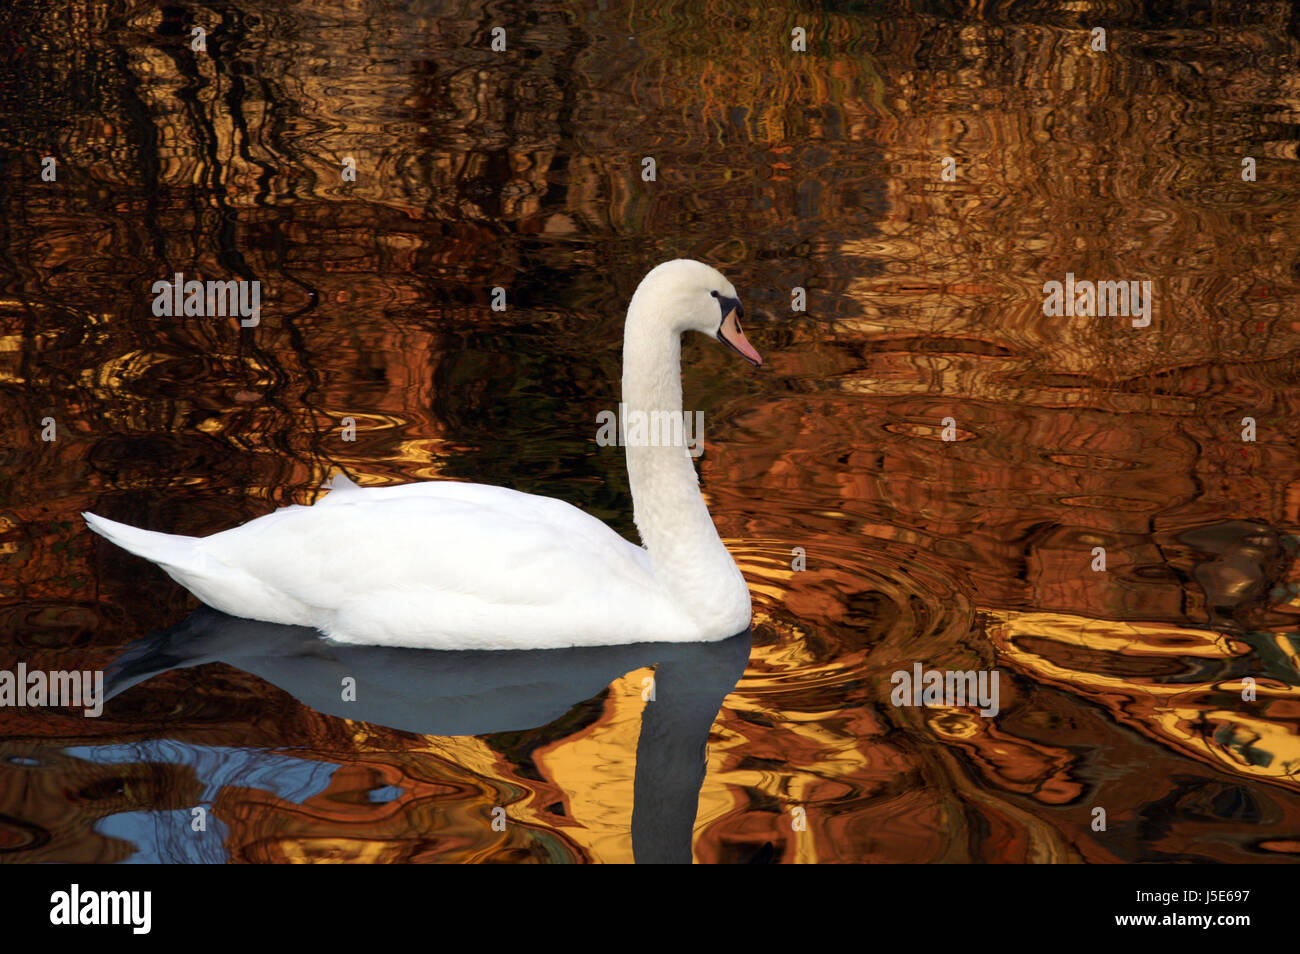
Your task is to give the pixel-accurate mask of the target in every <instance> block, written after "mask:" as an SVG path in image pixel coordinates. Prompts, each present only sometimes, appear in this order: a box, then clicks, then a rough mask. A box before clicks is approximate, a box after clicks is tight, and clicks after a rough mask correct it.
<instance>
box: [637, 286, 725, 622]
mask: <svg viewBox="0 0 1300 954" xmlns="http://www.w3.org/2000/svg"><path fill="white" fill-rule="evenodd" d="M666 318H667V316H664V315H656V314H655V313H654V306H653V304H650V303H647V302H645V301H644V300H643V299H642V297H641V296H639V295H638V296H634V297H633V300H632V305H631V307H630V308H629V309H628V317H627V325H626V327H625V329H624V333H623V408H622V409H621V410H622V412H623V415H622V421H623V423H624V426H625V427H626V428H628V430H629V434H628V436H627V439H626V445H627V447H626V450H627V470H628V478H629V481H630V483H631V487H632V500H633V504H634V516H635V519H636V526H637V530H638V531H640V533H641V541H642V543H644V544H645V547H646V549H647V550H648V551H649V552H650V560H651V563H652V564H653V566H654V573H655V579H656V580H658V581H659V582H660V583H661V584H663V585H664V586H665V587H666V588H667V589H668V590H669V591H670V592H671V593H672V595H673V596H674V597H675V598H676V600H677V602H678V604H679V605H680V606H681V607H682V608H683V609H684V610H685V611H686V612H687V613H689V614H690V615H691V616H694V617H696V618H698V619H702V618H708V617H711V616H716V615H718V614H719V613H720V612H724V611H731V612H735V608H734V607H729V606H726V605H722V604H727V603H728V601H732V602H734V600H736V599H739V598H741V595H743V599H744V602H745V606H746V608H747V607H748V591H747V590H745V587H744V579H743V578H742V577H741V575H740V571H739V570H738V569H737V568H736V564H735V562H734V561H733V560H732V559H731V554H729V553H728V552H727V548H726V547H725V546H723V544H722V540H721V538H719V536H718V531H717V530H716V529H715V528H714V526H713V518H712V517H710V516H709V510H708V507H706V506H705V503H704V498H703V497H702V496H701V495H700V486H699V479H698V478H697V477H696V474H695V464H694V461H693V459H692V458H691V456H690V454H689V453H688V452H687V450H686V448H685V447H683V446H680V445H678V446H672V445H664V444H659V445H655V444H646V443H645V442H637V441H634V440H633V435H632V433H631V431H632V426H631V422H632V421H633V420H634V418H633V415H635V414H636V413H638V412H641V413H644V414H645V415H646V419H651V415H653V414H655V413H658V414H659V415H660V416H659V418H658V420H659V421H660V422H663V421H666V420H668V418H667V416H666V415H674V416H675V417H676V419H677V421H679V422H680V421H682V361H681V335H680V333H678V332H676V331H674V330H672V325H671V323H670V322H669V321H667V320H665V319H666ZM695 419H696V416H695V415H692V416H691V421H692V422H693V421H694V420H695ZM683 431H684V433H687V434H692V436H693V437H694V439H695V440H696V441H702V440H703V435H702V434H700V433H698V431H694V432H692V431H687V430H686V429H685V427H684V428H683ZM737 587H739V590H737Z"/></svg>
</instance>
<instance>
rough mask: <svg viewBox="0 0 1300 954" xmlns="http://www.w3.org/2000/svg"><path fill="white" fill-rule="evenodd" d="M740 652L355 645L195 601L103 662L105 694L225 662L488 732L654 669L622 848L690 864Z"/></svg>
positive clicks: (318, 705) (384, 720)
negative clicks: (173, 620)
mask: <svg viewBox="0 0 1300 954" xmlns="http://www.w3.org/2000/svg"><path fill="white" fill-rule="evenodd" d="M749 650H750V633H749V631H748V630H747V631H745V632H744V633H740V634H738V635H736V636H732V637H731V638H729V639H725V640H722V641H720V642H715V643H632V644H627V645H621V646H593V647H586V648H575V649H539V650H493V651H467V650H461V651H449V650H424V649H396V648H391V647H383V646H356V645H345V644H340V643H333V642H330V641H328V640H326V639H325V638H323V637H322V636H321V635H320V633H318V632H317V631H316V630H314V629H310V628H308V627H305V626H281V625H277V624H275V623H262V622H257V621H254V620H247V619H239V618H237V617H234V616H227V615H226V614H225V613H220V612H217V611H216V610H213V609H209V608H207V607H204V608H202V609H200V610H198V611H197V612H195V613H193V614H191V615H190V616H189V617H187V618H186V619H184V620H182V621H181V622H180V623H178V624H176V625H175V626H172V627H170V628H168V629H165V630H160V631H159V632H156V633H153V634H151V635H150V636H148V637H146V638H144V639H142V640H140V641H138V642H136V643H133V644H131V645H130V646H129V647H127V649H126V650H125V651H124V652H123V654H122V655H121V656H120V657H119V658H118V659H117V660H115V661H114V663H113V664H112V666H111V667H110V670H109V672H108V675H107V681H106V684H105V694H106V697H107V698H108V699H112V698H113V697H114V696H117V695H118V694H120V693H122V692H123V691H125V690H126V689H129V688H130V687H132V686H134V685H137V684H139V683H141V682H144V681H145V680H146V679H149V678H151V677H153V676H155V675H157V674H158V673H162V672H167V671H168V670H172V669H184V668H189V667H192V666H201V665H203V664H204V663H212V662H223V663H227V664H229V665H231V666H235V667H237V668H239V669H242V670H244V671H245V672H249V673H252V674H254V675H256V676H259V677H261V678H262V679H265V680H266V681H267V682H270V683H274V684H275V685H277V686H279V687H280V688H281V689H284V690H285V691H286V692H288V693H290V694H291V695H293V696H294V698H296V699H298V700H299V701H300V702H302V703H303V704H304V705H307V706H310V707H311V708H313V709H315V710H317V711H318V712H323V713H327V714H329V715H334V716H339V717H341V718H346V719H355V720H359V721H363V722H370V723H373V724H377V725H384V726H388V727H390V728H394V729H400V730H402V731H406V732H415V733H419V734H421V735H485V734H488V733H492V732H502V731H507V730H521V729H532V728H536V727H538V726H543V725H546V724H547V723H549V722H552V721H554V720H555V719H557V718H559V717H560V716H562V715H564V714H565V713H566V712H568V711H569V710H570V709H571V708H572V707H573V706H574V705H576V704H578V703H580V702H584V701H586V700H588V699H590V698H591V697H593V696H595V695H596V694H597V693H598V692H600V691H601V690H603V689H604V688H605V687H607V686H608V685H609V684H610V683H612V682H613V681H614V680H616V679H618V678H620V677H621V676H624V675H626V674H627V673H628V672H631V671H632V670H635V669H640V668H642V667H644V666H648V665H656V666H657V668H656V670H655V691H654V701H652V702H648V703H647V704H646V707H645V709H644V712H643V715H642V719H641V737H640V740H639V741H638V743H637V757H636V783H635V792H634V796H633V809H632V848H633V853H634V855H635V857H636V860H637V861H638V862H685V863H689V862H690V860H691V833H692V830H693V828H694V825H695V813H696V807H697V803H698V800H699V792H700V786H701V785H702V784H703V782H704V773H705V746H706V743H707V741H708V736H709V729H710V728H711V727H712V725H713V720H714V717H715V716H716V715H717V713H718V709H719V708H720V707H721V705H722V700H723V698H724V697H725V696H726V695H727V693H729V692H730V691H731V690H732V689H733V688H734V687H735V685H736V682H737V681H738V680H739V678H740V674H741V673H742V672H743V671H744V669H745V663H746V662H747V661H748V659H749ZM346 677H351V678H352V679H355V680H356V694H355V695H356V701H353V702H345V701H343V698H342V692H341V686H342V685H343V680H344V678H346ZM486 823H487V822H486V821H485V824H486Z"/></svg>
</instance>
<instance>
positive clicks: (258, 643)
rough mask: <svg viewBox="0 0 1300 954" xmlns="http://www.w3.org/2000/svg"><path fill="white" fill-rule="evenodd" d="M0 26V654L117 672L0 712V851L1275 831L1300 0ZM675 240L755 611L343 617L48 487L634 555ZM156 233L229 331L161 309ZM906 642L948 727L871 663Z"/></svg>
mask: <svg viewBox="0 0 1300 954" xmlns="http://www.w3.org/2000/svg"><path fill="white" fill-rule="evenodd" d="M495 26H501V27H503V28H504V29H505V31H506V38H507V47H506V49H505V50H504V51H497V50H494V49H493V48H492V29H493V27H495ZM195 27H202V28H203V29H204V30H205V31H206V49H205V50H201V51H200V50H195V49H193V42H194V41H193V29H194V28H195ZM796 27H801V28H802V29H804V30H805V31H806V51H803V52H796V51H794V50H792V49H791V44H792V32H791V31H792V30H794V29H795V28H796ZM1094 27H1103V28H1105V30H1106V44H1105V45H1106V48H1105V49H1104V50H1098V49H1094V46H1095V39H1094V37H1093V34H1092V30H1093V28H1094ZM0 59H2V60H3V70H0V207H2V208H0V212H2V214H0V670H15V669H16V667H17V666H18V665H19V663H24V664H25V665H26V666H27V667H28V668H29V669H45V670H50V669H84V668H92V669H105V668H106V669H108V670H109V676H108V681H109V684H110V687H111V689H112V691H113V692H114V693H115V694H114V695H113V696H112V698H110V699H109V700H108V701H107V702H106V703H105V706H104V711H103V714H102V715H101V716H100V717H98V718H84V717H83V716H82V714H81V712H80V711H73V710H65V709H58V708H31V707H28V708H6V709H0V860H2V861H5V862H86V861H94V862H131V861H136V862H139V861H210V862H220V861H242V862H270V861H325V860H329V861H420V862H426V861H427V862H460V861H476V862H503V861H507V862H509V861H538V862H552V861H554V862H568V861H577V862H584V861H586V862H621V861H631V860H633V858H634V856H635V857H636V858H637V859H638V860H683V854H684V853H685V857H690V856H691V855H693V857H694V859H695V860H696V861H700V862H749V861H754V860H758V861H771V862H780V863H795V862H818V861H824V862H873V863H875V862H973V861H980V862H1030V861H1032V862H1092V863H1114V862H1127V861H1204V862H1248V861H1249V862H1270V861H1272V862H1285V861H1293V860H1297V858H1298V857H1300V735H1298V732H1300V688H1298V687H1300V564H1298V560H1300V541H1298V539H1297V536H1296V534H1297V531H1298V529H1300V454H1298V453H1297V451H1296V418H1297V409H1298V406H1300V392H1298V391H1297V387H1298V385H1300V312H1297V308H1296V305H1297V302H1300V243H1298V241H1297V239H1298V237H1300V201H1298V200H1300V128H1298V126H1297V123H1298V122H1300V11H1297V10H1296V9H1295V7H1294V6H1293V5H1292V4H1289V3H1280V2H1232V3H1229V2H1226V0H1224V2H1203V3H1194V4H1176V3H1170V4H1163V3H1138V2H1119V0H1115V2H1104V3H1098V4H1094V5H1091V6H1090V7H1089V8H1088V9H1087V10H1085V9H1084V5H1078V4H1067V3H1060V2H1022V3H999V2H989V3H983V2H979V3H976V2H972V3H956V2H937V0H936V2H925V0H917V2H888V0H886V2H878V3H858V4H845V5H842V6H836V5H828V6H827V7H826V8H822V7H813V6H811V5H805V4H801V3H797V2H788V3H787V2H780V3H776V4H771V3H769V4H761V5H760V4H753V5H750V4H740V3H722V2H717V0H705V2H698V0H697V2H691V3H685V2H670V3H664V4H651V5H645V4H634V3H630V2H623V0H603V2H599V3H596V2H593V3H590V4H578V3H563V2H548V0H543V2H530V3H526V4H525V3H512V2H494V3H477V2H460V3H441V2H425V0H416V2H397V0H392V2H379V0H358V2H351V3H343V2H335V0H325V2H296V3H295V2H285V3H282V2H270V0H265V2H260V0H230V2H213V3H183V2H182V3H168V4H157V3H152V2H125V0H108V2H89V0H84V2H56V3H44V2H32V0H17V2H14V3H12V4H9V5H7V6H6V8H5V10H4V11H3V12H0ZM45 157H53V158H54V159H55V160H56V163H57V165H56V166H55V168H56V170H57V175H56V178H55V179H54V181H45V180H43V178H42V171H43V169H44V168H46V165H47V164H45V163H44V162H43V160H44V159H45ZM647 157H649V158H653V160H654V163H655V172H656V176H655V179H654V181H646V180H645V179H644V178H643V169H644V160H645V159H646V158H647ZM1246 158H1250V159H1252V160H1253V163H1251V164H1249V165H1250V166H1251V168H1253V170H1254V174H1253V177H1250V178H1246V177H1244V173H1245V171H1246V168H1247V167H1246V166H1245V165H1243V160H1244V159H1246ZM349 159H350V160H353V162H354V167H355V171H356V176H355V180H354V181H352V180H345V178H344V175H343V170H344V169H345V168H346V167H349V166H350V165H352V164H349V163H348V162H347V160H349ZM947 159H951V160H953V162H952V163H950V164H949V163H946V162H945V160H947ZM946 169H951V170H953V172H954V173H955V174H954V175H945V170H946ZM674 257H691V258H698V259H701V260H704V261H707V262H709V263H710V264H713V265H715V266H716V267H718V268H719V269H721V270H722V271H723V272H724V273H725V274H726V276H727V278H728V279H730V280H731V281H732V282H733V283H734V284H735V286H736V288H737V289H738V291H739V294H740V296H741V298H742V300H743V301H744V303H745V309H746V318H747V322H746V332H747V334H748V335H749V338H750V340H751V341H753V342H754V344H755V346H756V347H757V348H758V350H759V351H760V352H762V354H763V356H764V361H765V363H764V366H763V368H762V369H761V370H759V371H754V370H753V369H751V368H749V367H747V366H746V365H745V364H744V363H743V362H741V361H739V360H737V359H736V356H735V355H734V354H731V353H729V352H727V351H726V350H725V349H722V348H718V347H716V346H715V345H714V344H713V343H712V342H707V341H704V340H702V339H699V340H693V339H691V338H687V339H686V340H685V341H684V343H683V367H684V380H683V388H684V393H685V404H686V406H687V407H688V408H697V409H700V410H702V411H703V412H704V414H705V420H706V422H707V426H706V449H705V452H704V454H703V456H702V457H701V458H700V459H699V462H698V466H699V472H700V481H701V488H702V490H703V492H704V495H705V498H706V500H707V501H708V504H709V508H710V510H711V512H712V515H713V517H714V520H715V522H716V524H717V526H718V529H719V533H720V534H721V535H722V537H723V539H724V540H725V542H726V543H727V545H728V547H729V548H730V550H731V552H732V553H733V555H734V556H735V558H736V561H737V563H738V564H739V566H740V568H741V570H742V572H743V573H744V575H745V577H746V579H747V581H748V583H749V585H750V590H751V593H752V594H753V599H754V621H753V627H752V632H751V633H750V634H747V635H743V636H741V637H737V639H736V640H733V641H728V642H727V643H725V644H717V645H715V646H712V647H703V646H673V647H663V646H659V647H649V648H647V647H644V646H642V647H606V648H604V649H601V650H587V651H578V650H573V651H567V650H565V651H554V652H556V653H560V654H566V655H547V654H546V653H544V652H540V651H535V652H533V653H520V654H509V653H508V654H494V653H487V654H457V653H448V654H442V653H421V652H420V651H413V650H408V651H400V650H378V649H366V648H361V647H340V646H337V645H333V644H330V643H329V642H327V641H325V640H322V639H320V638H319V637H317V636H315V635H314V634H312V633H311V632H310V631H301V630H298V629H295V628H293V627H275V626H271V625H269V624H253V623H249V622H248V621H241V620H232V619H231V618H229V617H223V616H221V615H220V614H215V613H213V612H211V611H208V610H200V609H199V604H198V602H197V601H196V600H195V599H194V598H193V597H191V596H190V595H189V594H188V593H186V592H185V591H184V590H183V589H181V588H180V587H179V586H177V585H176V584H175V583H173V582H172V581H171V580H170V579H168V578H167V577H166V576H165V575H164V574H163V573H162V572H161V571H160V570H158V569H157V568H155V567H153V566H151V565H149V564H147V563H146V562H144V561H143V560H140V559H138V558H135V557H132V556H130V555H128V554H126V553H124V552H122V551H120V550H117V549H116V548H114V547H112V546H111V545H110V544H108V543H107V542H106V541H103V540H101V539H99V538H98V537H95V536H94V535H93V534H91V533H90V532H89V531H88V530H87V529H86V527H85V525H84V524H83V523H82V521H81V518H80V516H79V515H80V513H81V512H82V511H87V510H89V511H93V512H95V513H99V514H102V515H104V516H106V517H109V518H111V519H113V520H118V521H122V522H125V523H130V524H133V525H137V526H142V527H147V528H150V529H155V530H165V531H168V532H174V533H185V534H193V535H206V534H210V533H215V532H217V531H220V530H224V529H227V528H229V527H232V526H235V525H236V524H239V523H242V522H244V521H247V520H250V519H252V518H254V517H257V516H259V515H261V514H264V513H267V512H269V511H270V510H272V509H274V508H275V507H278V506H283V505H286V504H289V503H310V502H312V501H313V500H315V499H317V498H318V496H319V495H320V493H321V491H320V487H321V484H322V483H323V482H324V481H325V479H326V478H328V477H329V476H330V475H331V474H332V473H334V472H336V471H340V470H341V471H345V472H346V473H347V474H349V475H351V476H352V477H353V478H354V479H355V480H357V481H358V482H359V483H361V484H364V485H388V484H398V483H404V482H408V481H416V480H431V479H450V480H466V481H475V482H480V483H487V484H499V485H503V486H507V487H513V488H516V489H519V490H523V491H528V492H531V493H540V494H545V495H548V496H552V497H557V498H560V499H563V500H566V501H569V502H571V503H574V504H576V505H578V506H580V507H581V508H583V509H584V510H586V511H587V512H589V513H591V514H593V515H595V516H597V517H599V518H600V519H602V520H604V521H606V522H607V523H609V524H610V525H611V526H612V527H614V528H615V529H616V530H618V531H619V532H620V533H622V534H624V535H625V536H627V537H629V538H630V539H636V531H635V528H634V526H633V524H632V518H631V514H632V501H631V497H630V492H629V487H628V480H627V473H626V469H625V466H624V459H623V453H622V450H621V449H620V448H618V447H601V446H598V444H597V443H596V440H595V436H596V425H595V423H594V422H595V420H596V416H597V414H598V413H599V412H600V411H601V410H603V409H607V408H613V407H615V406H616V405H617V403H618V399H619V376H620V349H621V346H622V325H623V320H624V316H625V313H626V308H627V302H628V299H629V298H630V296H631V294H632V292H633V290H634V289H635V288H636V286H637V283H638V282H639V281H640V279H641V278H642V276H643V275H644V274H645V273H646V272H647V271H648V270H649V269H650V268H652V267H653V266H654V265H656V264H658V263H659V262H661V261H664V260H666V259H670V258H674ZM178 272H179V273H183V274H184V275H185V277H186V278H200V279H243V280H248V281H252V280H257V281H260V282H261V286H260V287H261V311H260V320H259V322H258V323H257V324H256V325H254V326H249V327H242V326H241V322H240V321H239V320H238V319H237V318H230V317H225V318H223V317H193V316H190V317H185V316H180V317H168V316H159V315H156V314H155V313H154V310H153V303H154V297H155V296H154V294H153V293H152V292H151V287H152V286H153V284H154V283H155V282H158V281H160V280H165V281H170V280H171V279H172V277H173V275H174V274H175V273H178ZM1067 274H1069V275H1072V276H1074V277H1075V278H1077V279H1078V280H1080V281H1092V282H1100V281H1125V282H1129V281H1133V282H1139V283H1141V282H1149V283H1150V286H1149V287H1150V290H1151V291H1150V299H1149V301H1150V303H1151V310H1150V315H1149V318H1150V322H1149V324H1147V325H1141V324H1137V325H1135V323H1134V322H1135V320H1137V319H1130V317H1129V316H1127V315H1125V316H1120V315H1115V314H1110V315H1101V316H1092V315H1073V316H1065V315H1052V316H1049V315H1047V314H1045V309H1044V298H1045V291H1044V284H1045V283H1047V282H1050V281H1059V282H1065V281H1066V276H1067ZM497 287H500V288H504V289H505V290H506V296H507V300H508V307H507V308H506V310H505V311H496V310H493V308H492V298H493V293H492V290H493V289H494V288H497ZM796 288H799V289H803V290H804V292H805V295H806V307H805V308H803V309H802V310H796V309H795V308H794V307H793V290H794V289H796ZM1247 418H1249V419H1250V424H1249V425H1247V424H1246V423H1245V419H1247ZM51 421H52V425H51V423H50V422H51ZM349 424H351V425H354V426H355V440H347V439H345V437H344V435H345V434H346V433H347V430H346V428H347V427H348V426H349ZM51 426H52V427H53V428H54V434H55V435H56V436H55V439H53V440H48V439H46V437H47V436H48V433H49V428H50V427H51ZM1247 434H1248V436H1249V438H1250V439H1246V435H1247ZM456 545H457V544H456V541H431V546H448V547H454V546H456ZM1099 547H1100V548H1103V549H1104V559H1105V569H1104V570H1097V569H1094V566H1095V565H1096V560H1097V557H1096V549H1095V548H1099ZM796 548H802V549H801V551H800V552H801V553H802V555H803V559H804V560H806V563H805V565H804V566H803V568H802V569H796V567H795V565H796V564H797V563H798V562H799V560H798V559H797V558H796V557H795V552H796ZM196 611H197V612H196ZM916 664H920V665H921V666H922V667H924V668H925V669H928V670H933V669H938V670H962V671H972V670H979V671H988V670H997V671H998V672H999V673H1000V675H1001V679H1000V699H999V707H998V711H997V713H996V714H995V715H993V716H991V717H982V716H981V715H980V714H979V713H978V711H977V710H976V708H975V707H971V706H934V707H928V708H926V707H900V706H897V705H894V704H892V703H891V699H890V696H891V691H892V689H893V685H892V682H891V679H892V676H893V674H894V673H896V672H899V671H906V672H911V671H912V670H913V667H914V665H916ZM360 673H367V674H369V676H368V677H367V678H363V679H361V685H362V686H363V687H366V686H369V687H372V688H375V693H374V694H372V695H370V696H368V697H366V696H363V697H359V699H358V704H357V705H356V707H355V708H352V709H349V708H347V707H346V705H344V704H339V703H338V701H337V700H338V699H339V696H338V693H337V691H335V689H336V687H337V686H338V684H339V680H340V679H341V678H343V677H344V676H346V675H348V674H353V675H356V674H360ZM651 675H654V677H655V683H654V685H655V687H656V692H659V693H662V692H663V691H665V684H667V685H668V686H671V687H672V688H673V692H674V693H675V695H676V698H678V699H688V700H690V704H683V705H681V706H679V707H677V708H675V709H671V710H670V709H662V707H661V709H656V708H655V707H656V705H658V703H656V702H653V701H650V700H649V699H648V698H646V686H647V684H648V682H647V680H648V679H649V678H650V677H651ZM1246 680H1254V685H1253V698H1245V697H1247V696H1251V695H1252V693H1251V692H1250V691H1249V690H1250V683H1248V682H1246ZM322 687H327V688H328V689H329V690H330V691H329V692H327V691H326V688H322ZM710 706H712V709H711V710H710V711H706V710H709V707H710ZM706 745H707V756H706V759H707V760H706V761H705V762H704V763H703V774H702V777H701V776H700V774H699V769H700V767H701V765H700V763H701V759H702V758H704V756H702V755H701V750H702V749H704V748H705V746H706ZM196 806H201V807H203V808H204V809H205V810H206V812H207V817H208V820H209V825H208V829H207V831H206V833H204V834H203V835H202V837H200V836H198V835H196V833H194V832H192V830H191V828H190V820H191V818H192V812H193V809H194V808H195V807H196ZM498 807H504V809H505V815H506V817H507V819H508V823H507V824H505V825H504V826H502V828H503V830H497V829H496V828H494V827H493V825H492V822H493V819H494V815H493V810H494V809H495V808H498ZM1097 809H1103V810H1104V815H1105V820H1106V824H1105V829H1104V830H1099V829H1098V828H1097V826H1096V820H1097V817H1098V816H1097ZM692 829H693V832H692Z"/></svg>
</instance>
